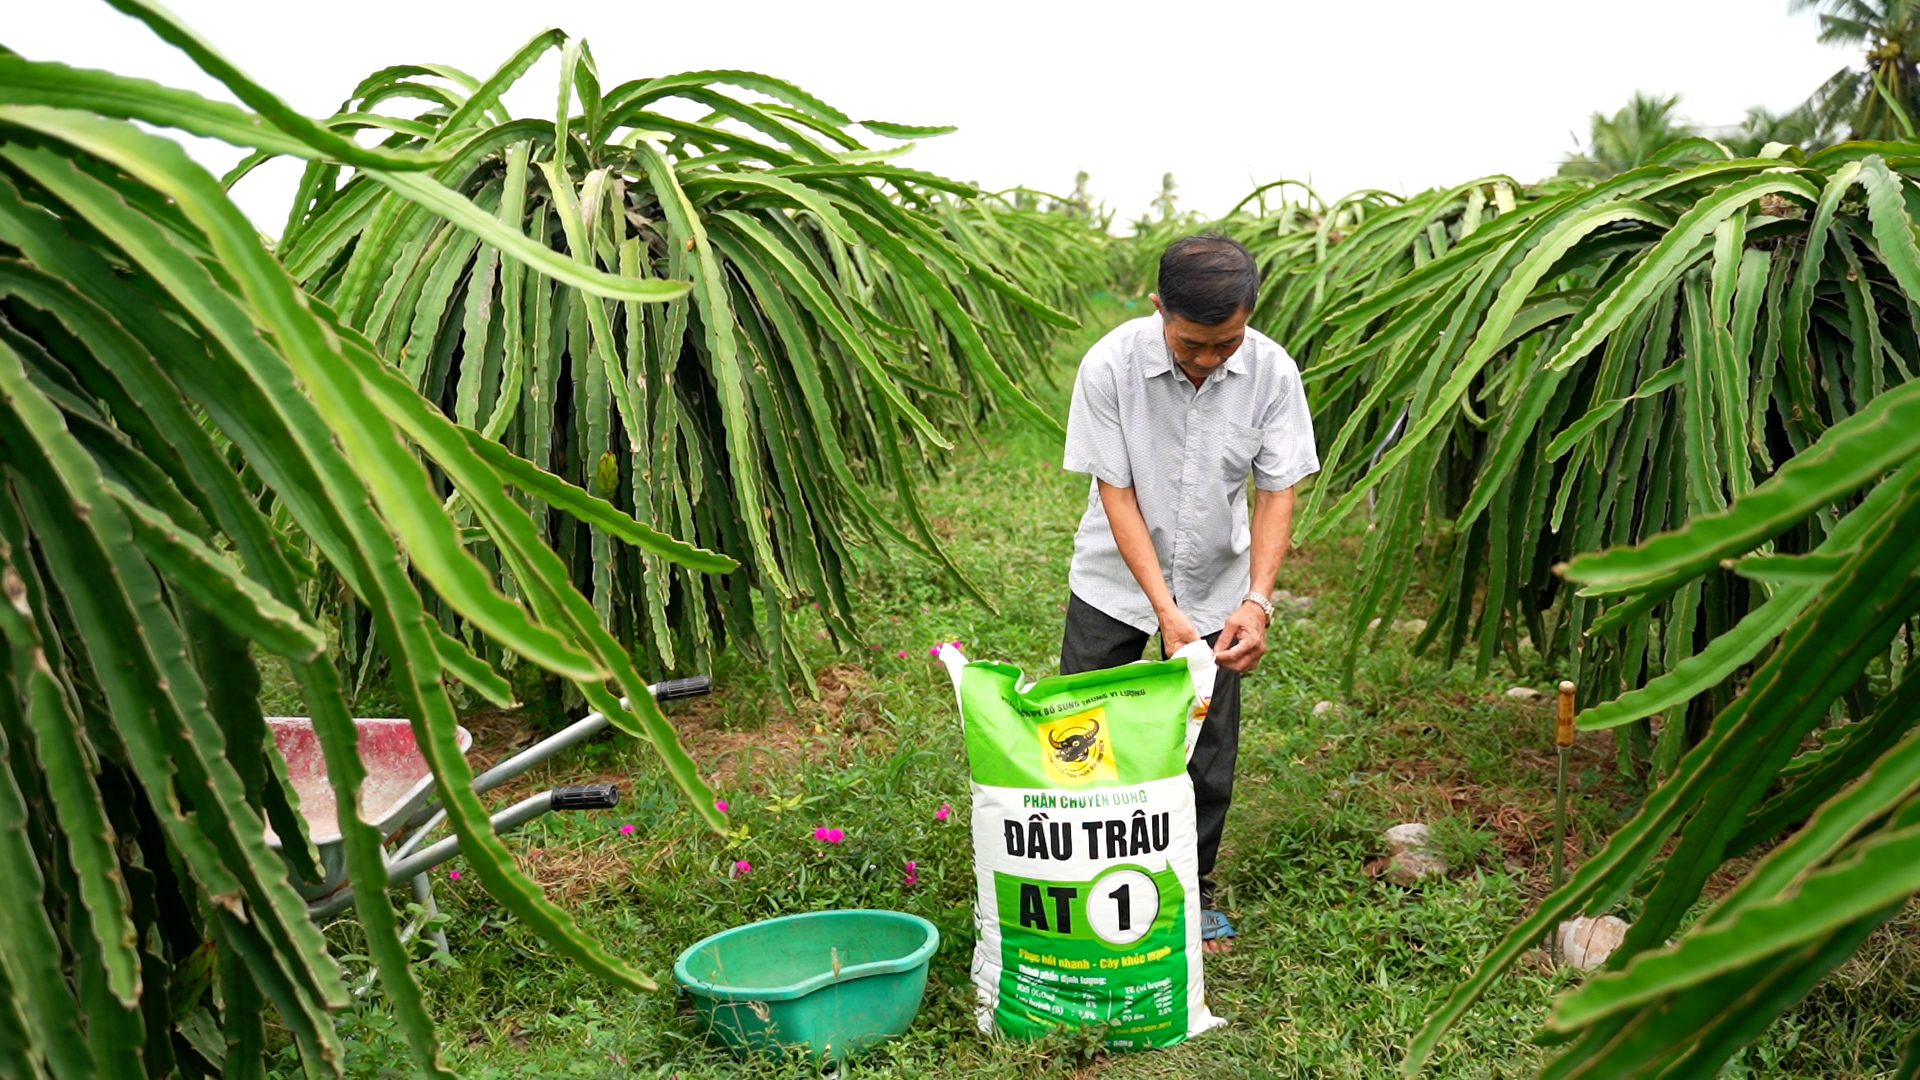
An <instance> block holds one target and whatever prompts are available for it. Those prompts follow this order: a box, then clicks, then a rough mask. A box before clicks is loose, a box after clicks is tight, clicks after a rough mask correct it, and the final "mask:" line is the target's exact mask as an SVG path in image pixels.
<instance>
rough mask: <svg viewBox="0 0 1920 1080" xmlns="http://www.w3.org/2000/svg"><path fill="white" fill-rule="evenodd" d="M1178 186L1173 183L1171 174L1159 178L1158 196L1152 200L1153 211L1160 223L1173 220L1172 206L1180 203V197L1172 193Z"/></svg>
mask: <svg viewBox="0 0 1920 1080" xmlns="http://www.w3.org/2000/svg"><path fill="white" fill-rule="evenodd" d="M1179 186H1180V185H1178V184H1176V183H1174V182H1173V174H1172V173H1167V174H1165V175H1163V176H1161V177H1160V194H1159V196H1157V197H1156V198H1155V199H1154V200H1153V209H1154V212H1155V213H1157V214H1159V215H1160V220H1161V221H1171V220H1173V213H1174V210H1173V208H1174V204H1175V203H1177V202H1179V201H1180V196H1178V195H1175V194H1174V191H1175V190H1177V189H1178V188H1179Z"/></svg>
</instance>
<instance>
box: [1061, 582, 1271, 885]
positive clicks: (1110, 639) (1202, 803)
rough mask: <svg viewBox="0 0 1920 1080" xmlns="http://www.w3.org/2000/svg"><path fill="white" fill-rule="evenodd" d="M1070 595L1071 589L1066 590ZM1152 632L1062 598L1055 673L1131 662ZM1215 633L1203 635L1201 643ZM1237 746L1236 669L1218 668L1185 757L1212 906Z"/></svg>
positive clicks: (1202, 869) (1202, 878)
mask: <svg viewBox="0 0 1920 1080" xmlns="http://www.w3.org/2000/svg"><path fill="white" fill-rule="evenodd" d="M1069 595H1070V596H1071V594H1069ZM1152 636H1153V635H1151V634H1148V633H1146V632H1145V631H1143V630H1136V629H1134V628H1133V627H1131V626H1128V625H1127V624H1126V623H1123V622H1121V621H1120V620H1119V619H1116V618H1114V617H1113V616H1111V615H1109V614H1107V613H1106V612H1104V611H1101V610H1100V609H1099V608H1096V607H1094V606H1093V605H1092V604H1089V603H1087V602H1086V601H1085V600H1082V599H1080V598H1079V597H1078V596H1072V597H1071V599H1069V600H1068V601H1067V629H1066V633H1065V634H1064V635H1063V637H1062V640H1061V642H1060V674H1062V675H1072V674H1074V673H1076V672H1081V671H1098V670H1100V669H1101V668H1110V667H1118V666H1119V665H1121V664H1131V663H1133V662H1134V661H1135V660H1138V659H1140V657H1141V654H1142V653H1144V652H1145V651H1146V649H1147V640H1148V639H1149V638H1151V637H1152ZM1219 637H1220V635H1219V633H1218V632H1215V633H1213V634H1209V635H1208V636H1207V644H1209V645H1211V644H1213V643H1214V642H1215V641H1216V640H1217V639H1218V638H1219ZM1239 751H1240V673H1239V672H1237V671H1228V670H1227V669H1226V668H1220V669H1219V671H1218V673H1217V674H1215V675H1214V677H1213V703H1212V704H1211V705H1209V706H1208V707H1207V722H1206V723H1204V724H1202V725H1200V739H1199V741H1198V742H1197V743H1195V744H1194V747H1193V757H1192V758H1191V759H1189V760H1188V761H1187V775H1188V776H1189V777H1191V778H1192V779H1193V808H1194V816H1195V818H1196V819H1197V822H1198V825H1199V828H1200V902H1201V905H1202V906H1204V907H1211V906H1213V865H1214V862H1215V861H1216V860H1218V859H1219V857H1220V833H1221V830H1223V829H1225V828H1226V824H1227V804H1228V803H1230V802H1232V801H1233V759H1234V756H1235V755H1236V754H1238V753H1239Z"/></svg>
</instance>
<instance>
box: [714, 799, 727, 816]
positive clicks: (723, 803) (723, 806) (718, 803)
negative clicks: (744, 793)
mask: <svg viewBox="0 0 1920 1080" xmlns="http://www.w3.org/2000/svg"><path fill="white" fill-rule="evenodd" d="M713 808H714V809H715V810H718V811H720V812H721V813H723V814H724V813H726V812H727V800H725V799H715V800H713Z"/></svg>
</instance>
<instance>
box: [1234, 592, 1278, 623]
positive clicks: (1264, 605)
mask: <svg viewBox="0 0 1920 1080" xmlns="http://www.w3.org/2000/svg"><path fill="white" fill-rule="evenodd" d="M1249 600H1251V601H1253V602H1254V603H1256V604H1258V605H1260V610H1261V611H1264V612H1266V613H1267V621H1268V622H1272V621H1273V601H1272V600H1269V599H1267V594H1266V593H1259V592H1254V591H1252V590H1248V591H1247V595H1245V596H1243V597H1241V598H1240V602H1241V603H1243V604H1244V603H1246V602H1247V601H1249Z"/></svg>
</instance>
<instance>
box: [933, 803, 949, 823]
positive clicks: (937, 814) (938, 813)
mask: <svg viewBox="0 0 1920 1080" xmlns="http://www.w3.org/2000/svg"><path fill="white" fill-rule="evenodd" d="M952 814H953V807H951V806H948V805H947V804H946V803H941V804H940V809H938V810H935V811H934V812H933V820H935V821H945V820H947V818H948V817H950V816H952Z"/></svg>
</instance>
